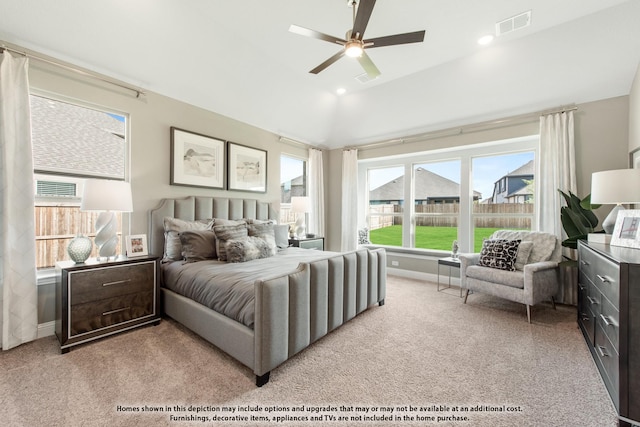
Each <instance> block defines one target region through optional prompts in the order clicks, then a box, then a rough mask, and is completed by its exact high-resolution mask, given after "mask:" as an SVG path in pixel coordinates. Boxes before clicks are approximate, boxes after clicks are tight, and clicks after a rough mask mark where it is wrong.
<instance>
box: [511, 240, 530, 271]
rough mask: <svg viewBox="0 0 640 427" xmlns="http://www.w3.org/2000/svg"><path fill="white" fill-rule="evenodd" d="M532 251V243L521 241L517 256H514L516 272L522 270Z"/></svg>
mask: <svg viewBox="0 0 640 427" xmlns="http://www.w3.org/2000/svg"><path fill="white" fill-rule="evenodd" d="M532 250H533V242H529V241H528V240H523V241H522V242H520V246H518V255H517V256H516V264H515V267H516V270H524V266H525V265H526V264H527V263H528V262H529V255H531V251H532Z"/></svg>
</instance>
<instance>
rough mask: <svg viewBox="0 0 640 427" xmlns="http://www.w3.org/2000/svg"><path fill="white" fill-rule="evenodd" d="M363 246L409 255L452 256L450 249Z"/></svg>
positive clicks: (364, 246)
mask: <svg viewBox="0 0 640 427" xmlns="http://www.w3.org/2000/svg"><path fill="white" fill-rule="evenodd" d="M360 246H362V247H363V248H370V249H377V248H382V249H385V250H386V251H387V252H388V253H392V254H407V255H416V256H424V257H435V258H442V257H448V256H451V252H450V251H440V250H436V249H420V248H401V247H398V246H385V245H360Z"/></svg>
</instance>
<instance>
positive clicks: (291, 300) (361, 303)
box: [254, 249, 387, 386]
mask: <svg viewBox="0 0 640 427" xmlns="http://www.w3.org/2000/svg"><path fill="white" fill-rule="evenodd" d="M386 277H387V274H386V252H385V250H384V249H375V250H368V249H360V250H356V251H353V252H346V253H343V254H339V255H336V256H334V257H331V258H328V259H323V260H318V261H314V262H310V263H302V264H300V266H299V267H298V269H297V270H296V271H295V272H293V273H290V274H287V275H283V276H279V277H276V278H272V279H267V280H262V281H258V282H256V285H255V286H256V293H255V295H256V315H255V323H254V333H255V348H254V350H255V367H254V373H255V374H256V384H257V385H258V386H261V385H263V384H264V383H266V382H267V381H268V380H269V373H270V371H271V370H272V369H273V368H275V367H277V366H278V365H280V364H281V363H283V362H284V361H286V360H287V359H289V358H290V357H292V356H293V355H295V354H296V353H298V352H299V351H301V350H303V349H305V348H306V347H308V346H309V345H310V344H312V343H313V342H315V341H316V340H318V339H319V338H321V337H323V336H325V335H327V334H328V333H329V332H331V331H333V330H334V329H336V328H337V327H339V326H340V325H343V324H344V323H346V322H347V321H349V320H351V319H352V318H354V317H355V316H356V315H357V314H359V313H361V312H363V311H364V310H366V309H367V308H368V307H370V306H371V305H374V304H376V303H377V304H379V305H383V304H384V299H385V295H386Z"/></svg>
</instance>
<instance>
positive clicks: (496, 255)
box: [478, 239, 520, 271]
mask: <svg viewBox="0 0 640 427" xmlns="http://www.w3.org/2000/svg"><path fill="white" fill-rule="evenodd" d="M519 246H520V240H506V239H488V240H485V241H484V242H482V250H481V251H480V261H479V262H478V264H479V265H482V266H484V267H491V268H497V269H499V270H507V271H514V270H515V263H516V257H517V256H518V247H519Z"/></svg>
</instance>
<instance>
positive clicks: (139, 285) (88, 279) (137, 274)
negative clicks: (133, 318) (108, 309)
mask: <svg viewBox="0 0 640 427" xmlns="http://www.w3.org/2000/svg"><path fill="white" fill-rule="evenodd" d="M155 268H156V267H155V262H148V263H142V264H131V265H119V266H106V267H101V268H93V269H91V270H80V271H74V272H71V273H69V281H70V284H69V286H70V289H69V296H70V302H71V305H72V306H73V305H76V304H84V303H88V302H92V301H100V300H103V299H107V298H113V297H117V296H122V295H126V294H133V293H137V292H143V291H152V290H153V287H154V274H155Z"/></svg>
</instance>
